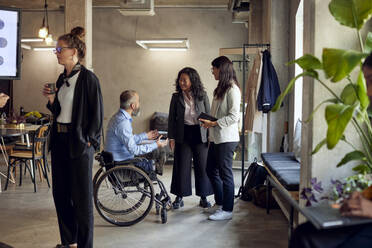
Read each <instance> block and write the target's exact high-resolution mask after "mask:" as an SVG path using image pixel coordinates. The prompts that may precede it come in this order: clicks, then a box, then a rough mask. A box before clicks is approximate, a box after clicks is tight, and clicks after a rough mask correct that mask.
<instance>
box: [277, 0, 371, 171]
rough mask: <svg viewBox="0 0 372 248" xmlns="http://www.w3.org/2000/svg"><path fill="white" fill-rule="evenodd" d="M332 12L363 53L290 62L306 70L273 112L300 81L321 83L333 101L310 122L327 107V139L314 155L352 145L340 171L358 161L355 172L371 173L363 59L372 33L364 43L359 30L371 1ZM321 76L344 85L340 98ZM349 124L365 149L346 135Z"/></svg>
mask: <svg viewBox="0 0 372 248" xmlns="http://www.w3.org/2000/svg"><path fill="white" fill-rule="evenodd" d="M329 10H330V13H331V14H332V16H333V17H334V18H335V19H336V20H337V21H338V22H339V23H340V24H342V25H345V26H348V27H350V28H353V29H355V30H356V34H357V36H358V40H359V43H360V51H354V50H342V49H335V48H324V49H323V53H322V58H317V57H315V56H313V55H311V54H305V55H304V56H302V57H301V58H298V59H296V60H294V61H292V62H289V64H294V63H295V64H298V65H299V66H300V67H301V68H302V69H303V73H301V74H299V75H297V76H296V77H295V78H293V79H292V80H291V81H290V82H289V84H288V86H287V88H286V89H285V90H284V91H283V93H282V94H281V95H280V96H279V97H278V99H277V101H276V104H275V106H274V108H273V111H276V110H278V109H279V108H280V106H281V104H282V101H283V99H284V97H285V96H286V95H287V94H288V93H290V92H291V91H292V89H293V87H294V84H295V82H296V80H297V79H298V78H300V77H305V76H308V77H312V78H313V79H314V82H318V83H320V84H321V85H322V86H323V87H324V88H325V89H326V90H327V91H329V93H330V94H331V95H332V98H330V99H327V100H325V101H323V102H321V103H320V104H319V105H318V106H317V107H316V108H315V109H314V111H313V113H312V114H311V116H310V117H309V119H308V121H310V120H311V119H312V118H313V115H314V113H315V112H316V111H317V110H318V109H319V107H320V106H321V105H323V104H327V106H326V108H325V119H326V121H327V125H328V129H327V136H326V138H324V139H323V140H322V141H321V142H320V143H319V144H318V145H317V146H316V147H315V149H314V150H313V154H314V153H316V152H318V151H319V150H320V148H321V147H323V146H324V145H327V148H328V149H333V148H334V147H335V146H336V145H337V144H338V143H339V141H343V142H346V143H347V144H349V145H350V146H351V147H352V149H353V151H351V152H349V153H347V154H346V155H345V156H344V157H343V158H342V160H341V161H340V162H339V163H338V164H337V167H339V166H342V165H344V164H346V163H348V162H350V161H352V160H357V161H359V164H358V165H357V166H355V167H354V168H353V170H354V171H357V172H359V173H371V172H372V126H371V123H370V120H369V117H368V113H367V108H368V106H369V97H368V95H367V89H366V82H365V79H364V77H363V74H362V70H361V65H362V61H363V59H364V58H365V57H367V56H368V55H369V53H370V52H371V51H372V32H369V33H368V35H367V37H366V39H365V41H364V42H363V39H362V36H361V32H360V30H361V29H362V27H363V25H364V24H365V22H366V21H368V19H369V18H371V16H372V1H371V0H332V1H331V2H330V3H329ZM355 69H357V70H359V73H358V74H357V77H356V78H355V79H353V78H352V76H351V73H352V72H353V71H354V70H355ZM321 72H322V73H324V75H325V77H326V78H327V79H328V81H330V83H331V84H332V83H341V82H342V83H344V84H345V86H344V88H343V90H342V92H341V94H340V95H337V94H336V93H335V92H334V91H333V90H332V89H331V88H330V87H329V86H328V85H327V83H326V82H324V81H323V80H322V79H321V78H320V77H319V74H320V73H321ZM350 123H351V125H352V126H353V127H354V128H355V130H356V132H357V133H358V135H359V136H360V140H361V142H362V147H363V148H362V149H357V148H356V147H355V146H354V145H353V144H352V143H350V142H349V141H348V140H347V137H345V135H344V132H345V129H346V127H347V126H348V125H349V124H350Z"/></svg>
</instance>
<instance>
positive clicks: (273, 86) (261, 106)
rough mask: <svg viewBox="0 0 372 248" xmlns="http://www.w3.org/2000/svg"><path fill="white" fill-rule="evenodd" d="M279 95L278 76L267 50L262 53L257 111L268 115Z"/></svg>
mask: <svg viewBox="0 0 372 248" xmlns="http://www.w3.org/2000/svg"><path fill="white" fill-rule="evenodd" d="M279 95H280V87H279V81H278V76H277V75H276V71H275V68H274V66H273V64H272V63H271V54H270V52H269V51H268V50H266V51H264V52H263V57H262V77H261V86H260V91H259V92H258V96H257V107H258V110H259V111H262V112H264V113H268V112H269V111H270V110H271V109H272V107H274V105H275V102H276V99H277V98H278V96H279Z"/></svg>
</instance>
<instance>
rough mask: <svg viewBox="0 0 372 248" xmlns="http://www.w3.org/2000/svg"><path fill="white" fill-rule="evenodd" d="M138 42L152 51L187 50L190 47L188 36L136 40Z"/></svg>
mask: <svg viewBox="0 0 372 248" xmlns="http://www.w3.org/2000/svg"><path fill="white" fill-rule="evenodd" d="M136 43H137V44H138V45H139V46H141V47H142V48H144V49H149V50H152V51H186V50H187V49H188V48H189V40H188V39H187V38H182V39H147V40H136Z"/></svg>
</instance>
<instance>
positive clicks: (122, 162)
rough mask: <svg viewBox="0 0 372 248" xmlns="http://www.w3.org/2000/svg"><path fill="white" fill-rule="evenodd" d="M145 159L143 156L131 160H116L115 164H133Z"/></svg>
mask: <svg viewBox="0 0 372 248" xmlns="http://www.w3.org/2000/svg"><path fill="white" fill-rule="evenodd" d="M141 161H143V158H133V159H129V160H124V161H115V162H114V163H115V165H127V164H133V163H138V162H141Z"/></svg>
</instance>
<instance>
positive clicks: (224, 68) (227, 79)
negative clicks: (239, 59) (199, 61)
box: [212, 56, 240, 99]
mask: <svg viewBox="0 0 372 248" xmlns="http://www.w3.org/2000/svg"><path fill="white" fill-rule="evenodd" d="M212 66H213V67H216V68H217V69H219V70H220V74H219V76H220V79H219V81H218V84H217V88H216V89H215V90H214V91H213V96H214V97H216V98H217V99H221V98H223V96H224V95H225V93H226V91H227V90H228V89H230V88H231V87H232V86H233V84H234V83H235V84H236V86H238V87H239V82H238V79H237V78H236V73H235V70H234V67H233V63H232V62H231V61H230V60H229V59H228V58H227V57H226V56H220V57H218V58H216V59H214V60H213V61H212ZM239 88H240V87H239Z"/></svg>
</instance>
